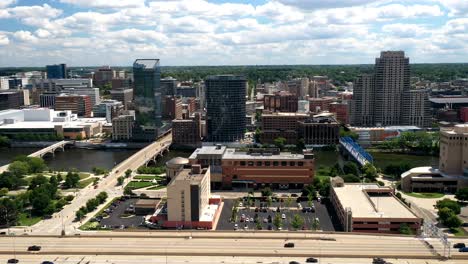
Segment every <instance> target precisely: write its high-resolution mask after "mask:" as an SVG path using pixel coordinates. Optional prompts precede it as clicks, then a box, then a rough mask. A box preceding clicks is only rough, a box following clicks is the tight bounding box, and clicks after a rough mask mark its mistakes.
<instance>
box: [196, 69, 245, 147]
mask: <svg viewBox="0 0 468 264" xmlns="http://www.w3.org/2000/svg"><path fill="white" fill-rule="evenodd" d="M205 87H206V125H207V136H208V141H211V142H233V141H237V140H242V139H243V138H244V133H245V125H246V124H245V123H246V121H245V96H246V92H247V80H246V78H245V77H243V76H235V75H216V76H209V77H207V78H206V79H205Z"/></svg>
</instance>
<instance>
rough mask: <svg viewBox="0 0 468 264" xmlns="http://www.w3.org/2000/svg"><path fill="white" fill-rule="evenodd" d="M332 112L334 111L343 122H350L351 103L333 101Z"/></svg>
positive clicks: (339, 120) (337, 118)
mask: <svg viewBox="0 0 468 264" xmlns="http://www.w3.org/2000/svg"><path fill="white" fill-rule="evenodd" d="M329 111H330V112H331V113H334V114H335V116H336V120H337V121H338V122H340V123H342V124H349V105H348V104H347V103H344V102H341V103H338V102H333V103H331V104H330V110H329Z"/></svg>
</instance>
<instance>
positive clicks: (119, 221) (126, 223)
mask: <svg viewBox="0 0 468 264" xmlns="http://www.w3.org/2000/svg"><path fill="white" fill-rule="evenodd" d="M137 200H138V199H128V200H124V201H120V200H117V201H115V202H114V203H113V205H111V206H109V208H108V209H106V212H107V214H108V215H109V216H108V217H105V218H103V219H102V220H101V221H100V224H101V228H110V229H118V228H120V229H123V228H139V227H141V226H140V225H141V224H142V223H143V222H144V220H143V216H137V215H134V214H133V212H132V211H131V210H130V209H131V208H132V206H133V205H134V204H135V202H136V201H137ZM141 228H144V227H141Z"/></svg>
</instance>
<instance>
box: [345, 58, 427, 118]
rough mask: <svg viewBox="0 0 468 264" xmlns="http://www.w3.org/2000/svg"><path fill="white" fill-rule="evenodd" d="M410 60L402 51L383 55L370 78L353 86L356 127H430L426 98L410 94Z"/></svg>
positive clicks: (359, 78)
mask: <svg viewBox="0 0 468 264" xmlns="http://www.w3.org/2000/svg"><path fill="white" fill-rule="evenodd" d="M410 89H411V87H410V66H409V58H407V57H405V53H404V52H403V51H382V52H381V54H380V58H377V59H376V60H375V68H374V74H373V75H362V76H360V77H358V78H357V79H356V82H355V84H354V94H353V102H352V105H351V109H352V118H351V122H352V124H353V125H355V126H384V127H385V126H398V125H418V126H429V125H430V119H429V118H430V117H429V115H428V112H427V108H426V106H428V103H427V102H426V101H427V100H428V97H427V96H426V95H424V92H421V91H412V90H410Z"/></svg>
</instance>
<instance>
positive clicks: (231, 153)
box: [223, 148, 304, 160]
mask: <svg viewBox="0 0 468 264" xmlns="http://www.w3.org/2000/svg"><path fill="white" fill-rule="evenodd" d="M227 159H233V160H235V159H247V160H265V159H271V160H277V159H280V160H288V159H290V160H298V159H304V155H302V154H292V153H289V152H281V153H280V154H279V155H269V154H268V155H265V154H260V153H254V154H253V155H252V154H248V153H247V152H240V151H236V149H233V148H229V149H226V152H225V153H224V156H223V160H227Z"/></svg>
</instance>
